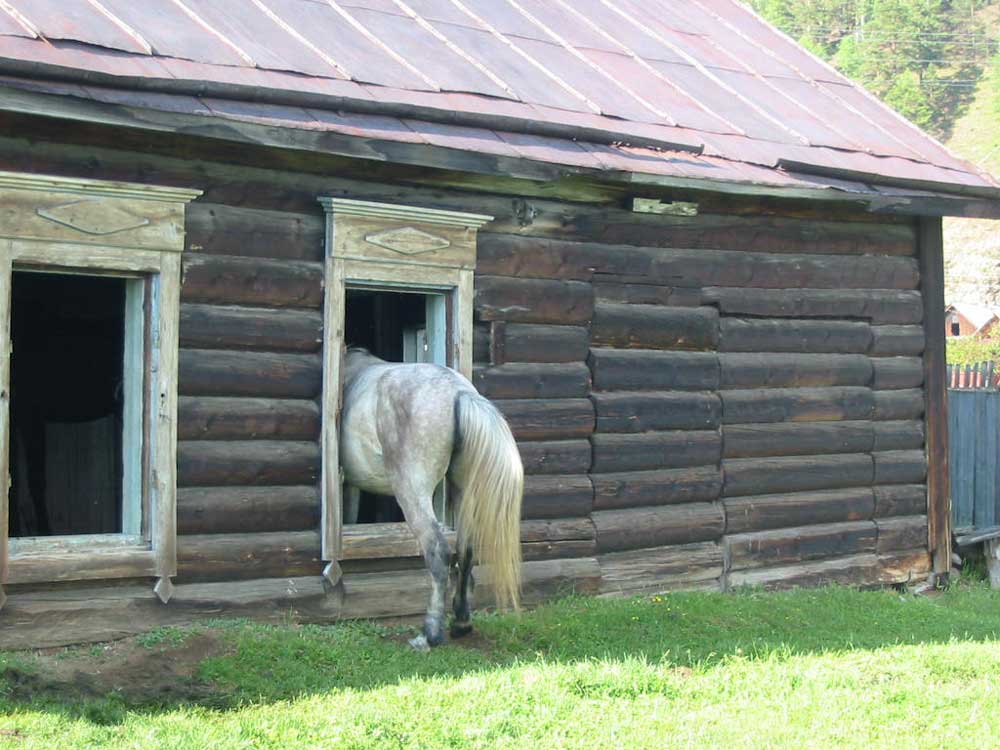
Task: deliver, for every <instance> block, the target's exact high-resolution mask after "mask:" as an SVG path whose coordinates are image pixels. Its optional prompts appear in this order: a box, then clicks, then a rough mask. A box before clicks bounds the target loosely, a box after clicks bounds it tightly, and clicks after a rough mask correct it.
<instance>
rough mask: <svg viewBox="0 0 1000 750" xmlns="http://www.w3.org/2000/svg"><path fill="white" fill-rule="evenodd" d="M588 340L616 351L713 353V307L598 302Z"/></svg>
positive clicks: (716, 335) (715, 328)
mask: <svg viewBox="0 0 1000 750" xmlns="http://www.w3.org/2000/svg"><path fill="white" fill-rule="evenodd" d="M590 335H591V341H592V342H593V344H595V345H597V346H611V347H616V348H619V349H669V350H672V351H675V350H678V349H689V350H696V351H713V350H715V349H716V347H717V346H718V344H719V312H718V310H716V309H715V308H714V307H662V306H659V305H634V304H632V305H629V304H626V305H622V304H609V303H600V304H598V305H596V306H595V307H594V320H593V323H591V326H590Z"/></svg>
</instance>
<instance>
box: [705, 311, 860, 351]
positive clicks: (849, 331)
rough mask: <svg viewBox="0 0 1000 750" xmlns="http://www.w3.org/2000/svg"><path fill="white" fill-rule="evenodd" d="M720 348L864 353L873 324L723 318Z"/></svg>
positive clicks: (725, 349) (724, 349)
mask: <svg viewBox="0 0 1000 750" xmlns="http://www.w3.org/2000/svg"><path fill="white" fill-rule="evenodd" d="M720 329H721V337H720V340H719V351H721V352H796V353H812V354H822V353H829V354H864V353H866V352H867V351H868V349H869V346H870V344H871V340H872V332H871V326H869V325H868V324H867V323H861V322H856V321H846V320H796V319H760V318H750V319H744V318H722V320H721V321H720Z"/></svg>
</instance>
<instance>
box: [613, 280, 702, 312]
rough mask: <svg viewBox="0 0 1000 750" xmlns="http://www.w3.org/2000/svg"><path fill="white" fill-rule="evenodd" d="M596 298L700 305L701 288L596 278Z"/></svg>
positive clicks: (635, 302)
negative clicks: (631, 282)
mask: <svg viewBox="0 0 1000 750" xmlns="http://www.w3.org/2000/svg"><path fill="white" fill-rule="evenodd" d="M593 284H594V298H595V299H596V300H597V301H598V302H618V303H621V304H627V305H668V306H670V307H699V306H700V305H701V294H702V293H701V288H699V287H694V288H692V287H673V286H660V285H655V284H629V283H622V282H620V281H603V280H599V279H595V280H594V281H593Z"/></svg>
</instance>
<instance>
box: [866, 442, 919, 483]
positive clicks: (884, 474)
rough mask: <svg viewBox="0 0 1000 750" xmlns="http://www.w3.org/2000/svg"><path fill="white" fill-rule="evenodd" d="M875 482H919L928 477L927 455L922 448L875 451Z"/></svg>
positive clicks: (873, 456)
mask: <svg viewBox="0 0 1000 750" xmlns="http://www.w3.org/2000/svg"><path fill="white" fill-rule="evenodd" d="M872 459H873V460H874V461H875V484H918V483H920V482H923V481H924V479H925V478H926V477H927V471H928V467H927V457H926V456H925V455H924V452H923V451H922V450H909V451H882V452H880V453H873V454H872Z"/></svg>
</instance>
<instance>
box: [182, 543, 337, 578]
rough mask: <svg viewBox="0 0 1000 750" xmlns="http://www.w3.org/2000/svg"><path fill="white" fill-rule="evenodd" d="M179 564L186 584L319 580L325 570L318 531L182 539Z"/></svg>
mask: <svg viewBox="0 0 1000 750" xmlns="http://www.w3.org/2000/svg"><path fill="white" fill-rule="evenodd" d="M177 563H178V570H177V573H178V578H180V579H181V581H182V582H193V581H211V580H238V579H246V578H267V577H272V576H289V577H294V576H303V575H315V576H317V577H319V574H320V571H321V570H322V569H323V562H322V560H321V559H320V549H319V532H318V531H265V532H256V533H253V534H192V535H188V536H182V537H180V538H179V539H178V540H177Z"/></svg>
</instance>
